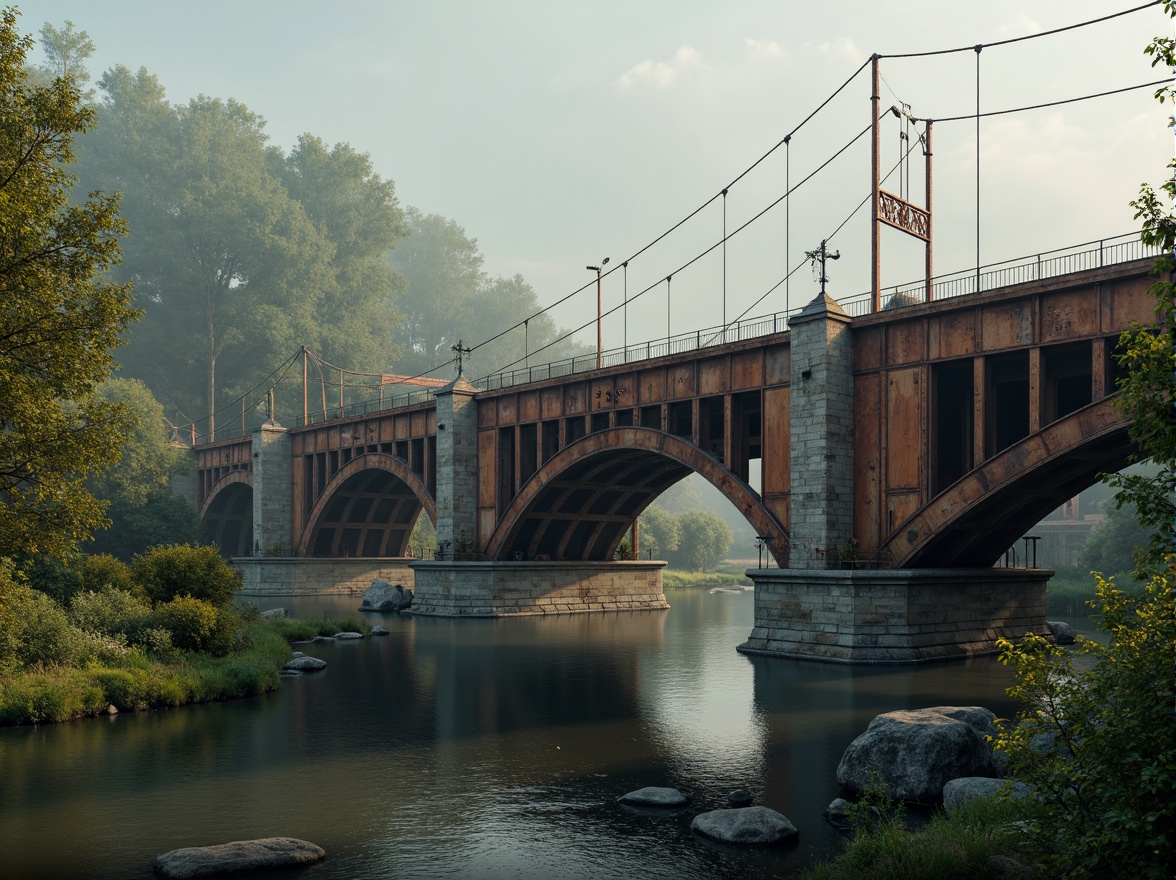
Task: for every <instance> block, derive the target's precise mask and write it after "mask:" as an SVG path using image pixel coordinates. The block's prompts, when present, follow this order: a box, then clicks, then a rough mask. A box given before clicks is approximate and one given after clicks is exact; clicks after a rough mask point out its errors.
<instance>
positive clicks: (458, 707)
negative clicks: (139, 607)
mask: <svg viewBox="0 0 1176 880" xmlns="http://www.w3.org/2000/svg"><path fill="white" fill-rule="evenodd" d="M670 602H671V605H672V608H671V610H670V611H668V612H637V613H632V614H602V615H583V616H579V615H577V616H564V617H556V618H550V619H542V618H527V619H519V620H499V621H492V620H479V621H453V620H440V619H430V618H412V617H399V616H396V615H374V616H372V618H371V622H373V623H374V622H377V621H378V622H381V623H383V624H384V625H385V626H387V627H388V628H389V629H390V630H391V635H390V636H388V637H384V638H378V639H375V638H373V639H367V640H364V641H362V642H339V643H335V642H328V643H319V644H314V645H311V646H308V647H306V648H304V649H303V650H305V651H306V652H307V653H310V654H312V655H314V656H319V657H322V658H323V659H324V660H326V661H327V662H328V664H329V665H328V668H327V669H326V671H325V672H323V673H321V674H316V675H311V676H304V677H301V678H291V679H285V680H283V684H282V688H281V691H280V692H279V693H277V694H272V695H269V696H267V697H263V698H258V699H252V700H241V701H234V702H230V703H223V704H215V705H209V706H201V707H192V708H187V709H179V710H172V711H167V712H154V713H142V714H123V715H121V716H118V717H117V718H116V719H114V720H113V721H111V720H108V719H99V720H92V721H85V722H78V723H74V724H66V725H55V726H49V727H43V728H37V729H7V730H0V779H2V783H0V875H2V876H5V877H7V876H13V877H25V876H46V875H48V876H59V875H65V874H68V875H69V876H75V877H146V876H148V875H149V865H150V862H151V859H152V858H153V857H154V855H156V854H157V853H159V852H163V851H166V850H168V849H172V848H175V847H178V846H190V845H198V844H209V843H217V842H223V841H225V840H233V839H241V838H246V837H263V836H270V835H277V834H289V835H294V836H298V837H305V838H307V839H309V840H313V841H315V842H317V843H319V844H321V845H322V846H324V847H326V849H327V851H328V853H329V854H330V855H329V857H328V860H327V861H326V862H324V863H323V864H321V865H319V866H317V867H315V868H314V869H313V875H314V876H315V877H316V878H320V880H325V878H335V877H338V878H342V877H380V876H397V877H403V878H415V877H475V878H481V877H498V876H511V877H535V878H539V877H570V876H622V875H629V874H635V873H637V872H640V873H642V874H643V875H646V876H651V877H665V878H671V877H673V878H677V877H695V878H703V877H708V878H709V877H719V878H724V877H729V878H735V877H740V878H748V877H752V878H754V877H772V876H787V875H788V874H789V873H790V872H791V871H792V870H794V869H795V868H796V867H798V866H799V865H800V864H802V863H803V862H804V861H805V860H806V859H807V858H809V857H810V856H811V855H812V854H813V853H821V852H825V851H828V850H829V849H830V848H831V847H833V846H835V845H836V837H835V835H834V833H833V832H832V831H831V830H829V829H828V826H826V825H825V823H824V821H823V820H822V818H821V810H822V809H823V807H824V806H825V804H827V803H828V801H829V800H831V799H832V797H834V796H836V794H837V789H836V782H835V780H834V778H833V773H834V771H835V768H836V764H837V761H838V759H839V758H840V755H841V752H842V751H843V750H844V748H845V746H846V745H847V744H848V742H849V741H850V740H851V739H852V738H853V737H854V736H856V735H857V733H859V732H860V731H861V730H862V729H864V727H865V725H866V724H867V723H868V721H869V719H870V718H871V717H873V715H874V714H877V713H878V712H881V711H887V710H889V709H894V708H903V707H911V706H927V705H935V704H940V703H968V704H972V703H980V704H983V705H988V706H990V707H991V708H993V709H995V710H997V711H1002V707H1004V706H1005V705H1007V704H1006V703H1005V702H1002V700H1003V696H1002V694H1003V689H1004V687H1006V686H1007V684H1008V675H1007V671H1006V670H1004V669H1003V668H1001V667H999V666H998V665H997V664H996V663H995V661H987V660H980V661H971V662H967V663H961V664H948V665H943V666H937V667H926V668H923V669H917V670H915V669H911V668H908V667H902V668H875V669H862V668H849V667H842V666H833V665H817V664H803V663H797V662H792V661H782V660H769V659H765V658H747V657H744V656H743V655H740V654H738V653H736V652H735V650H734V648H735V646H736V645H737V644H739V643H740V642H741V641H743V640H744V639H745V638H746V636H747V633H748V632H749V631H750V629H751V623H752V612H753V608H752V598H751V595H750V594H746V595H729V594H727V595H724V594H719V595H711V594H708V593H705V592H702V591H677V592H674V593H673V594H672V595H671V596H670ZM273 604H275V603H273V601H272V600H267V602H266V607H272V605H273ZM355 604H356V599H355V598H354V597H323V598H318V599H306V600H304V599H299V600H297V602H294V603H290V606H292V610H294V611H296V612H297V613H299V614H302V615H306V616H318V615H321V614H322V613H324V612H330V613H332V614H334V615H336V616H338V615H341V614H350V615H354V613H355ZM643 785H673V786H675V787H678V788H680V789H682V790H683V791H686V792H688V793H689V794H691V795H692V796H693V797H694V803H693V804H692V805H691V809H689V810H686V811H683V812H681V813H677V814H670V815H666V816H650V815H648V814H646V815H640V814H635V813H632V812H628V811H625V810H624V809H621V808H620V807H618V806H617V804H616V803H615V799H616V797H618V796H619V795H620V794H623V793H624V792H626V791H629V790H631V789H633V788H637V787H640V786H643ZM740 787H746V788H748V789H750V790H751V791H752V792H753V794H754V795H755V796H756V799H757V802H760V803H764V804H767V805H768V806H771V807H774V808H775V809H778V810H780V811H781V812H784V813H785V814H786V815H788V816H789V817H790V818H791V819H792V820H793V821H794V822H795V823H796V824H797V826H798V827H799V828H800V829H801V843H800V846H799V847H797V848H795V849H786V850H769V851H766V852H760V851H756V852H747V851H742V850H733V849H730V848H726V847H712V846H708V845H706V844H704V843H702V842H700V841H699V840H697V839H695V838H694V837H693V836H692V835H691V833H690V831H689V823H690V819H691V818H692V817H693V815H694V814H695V813H696V812H699V811H701V810H704V809H712V808H715V807H719V806H724V805H725V798H726V795H727V793H729V792H730V791H731V790H732V789H734V788H740Z"/></svg>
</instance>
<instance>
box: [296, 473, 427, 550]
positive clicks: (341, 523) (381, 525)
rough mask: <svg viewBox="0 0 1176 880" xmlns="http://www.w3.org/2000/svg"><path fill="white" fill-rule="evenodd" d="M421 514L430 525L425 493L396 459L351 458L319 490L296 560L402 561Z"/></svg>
mask: <svg viewBox="0 0 1176 880" xmlns="http://www.w3.org/2000/svg"><path fill="white" fill-rule="evenodd" d="M421 510H424V512H425V513H426V514H427V515H428V517H429V519H430V520H432V521H433V522H434V523H435V522H436V521H437V506H436V502H435V501H434V499H433V496H432V495H431V494H430V493H429V490H428V488H427V487H426V486H425V484H424V482H422V480H421V478H420V477H418V476H417V475H416V474H415V473H414V472H413V471H412V470H411V469H410V468H409V466H408V465H407V464H406V463H405V462H404V461H402V460H401V459H399V458H397V457H395V456H393V455H388V454H387V453H382V452H377V453H370V454H367V455H363V456H360V457H358V458H354V459H352V460H351V461H349V462H348V463H347V464H346V465H344V466H343V467H342V468H340V469H339V471H338V472H337V473H336V474H335V475H334V476H333V477H332V478H331V480H330V482H328V483H327V485H326V486H324V487H323V491H322V492H321V493H320V494H319V497H318V500H317V501H316V502H315V504H314V507H313V508H311V511H310V515H309V516H308V517H307V519H306V527H305V528H304V529H303V531H302V535H301V537H300V538H299V540H298V543H297V546H296V547H295V553H296V555H298V556H328V557H342V556H352V557H355V556H376V557H379V556H385V557H386V556H403V555H404V554H405V551H406V550H407V549H408V539H409V536H410V535H411V534H412V529H413V526H414V525H415V524H416V521H417V517H418V516H419V515H420V512H421Z"/></svg>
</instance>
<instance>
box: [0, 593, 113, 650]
mask: <svg viewBox="0 0 1176 880" xmlns="http://www.w3.org/2000/svg"><path fill="white" fill-rule="evenodd" d="M6 593H7V596H6V599H5V609H4V617H5V620H4V621H3V622H4V624H5V627H4V628H5V629H6V630H7V637H6V638H5V639H4V641H3V646H4V648H3V649H4V651H5V652H6V654H7V656H5V657H0V665H7V666H9V667H12V666H38V665H39V666H55V665H58V664H63V663H70V662H72V661H73V660H74V659H76V658H77V657H78V656H83V657H85V656H89V655H90V654H91V653H92V652H91V651H89V650H88V648H89V647H90V645H91V640H90V639H88V638H87V637H86V635H85V633H83V632H82V631H81V630H79V629H78V628H77V627H75V626H74V625H73V624H71V623H70V622H69V618H68V617H67V616H66V613H65V610H64V609H63V608H62V607H61V606H60V605H58V604H57V603H56V602H54V601H53V600H52V599H51V598H50V597H49V596H47V595H45V594H44V593H42V592H41V591H39V590H33V589H30V588H29V587H27V586H25V585H24V584H16V583H9V584H8V585H6Z"/></svg>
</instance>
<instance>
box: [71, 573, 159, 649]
mask: <svg viewBox="0 0 1176 880" xmlns="http://www.w3.org/2000/svg"><path fill="white" fill-rule="evenodd" d="M116 561H117V560H116ZM120 564H121V563H120ZM150 617H151V606H150V605H148V604H147V603H146V602H144V601H143V600H142V599H139V598H138V597H136V596H134V595H132V594H131V593H129V592H127V591H126V590H119V589H112V588H107V589H104V590H101V591H99V592H83V593H78V594H77V595H76V596H74V598H73V602H71V603H70V606H69V619H70V620H71V621H72V622H73V624H74V625H75V626H77V627H78V628H79V629H84V630H87V631H89V632H92V633H101V634H102V635H106V636H119V635H122V636H125V637H126V638H127V639H128V640H129V641H131V642H137V641H138V639H139V637H140V636H141V634H142V632H143V630H144V629H145V628H146V627H147V624H148V621H149V619H150Z"/></svg>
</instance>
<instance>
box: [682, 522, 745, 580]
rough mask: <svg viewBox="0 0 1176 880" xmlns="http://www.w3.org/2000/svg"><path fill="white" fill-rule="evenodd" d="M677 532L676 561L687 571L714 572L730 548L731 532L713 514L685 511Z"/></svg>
mask: <svg viewBox="0 0 1176 880" xmlns="http://www.w3.org/2000/svg"><path fill="white" fill-rule="evenodd" d="M678 531H679V533H680V535H681V538H680V540H679V542H678V552H677V555H676V557H675V561H676V562H678V563H679V564H680V565H681V567H682V568H685V569H687V570H688V571H711V570H712V569H714V567H715V566H716V565H718V564H719V563H720V562H722V561H723V560H724V559H725V558H726V556H727V551H728V550H730V549H731V541H732V535H731V529H730V528H729V527H728V526H727V524H726V523H725V522H723V520H722V518H721V517H719V516H716V515H715V514H713V513H706V512H705V511H701V510H688V511H686V512H685V513H683V514H682V515H681V516H679V517H678Z"/></svg>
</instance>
